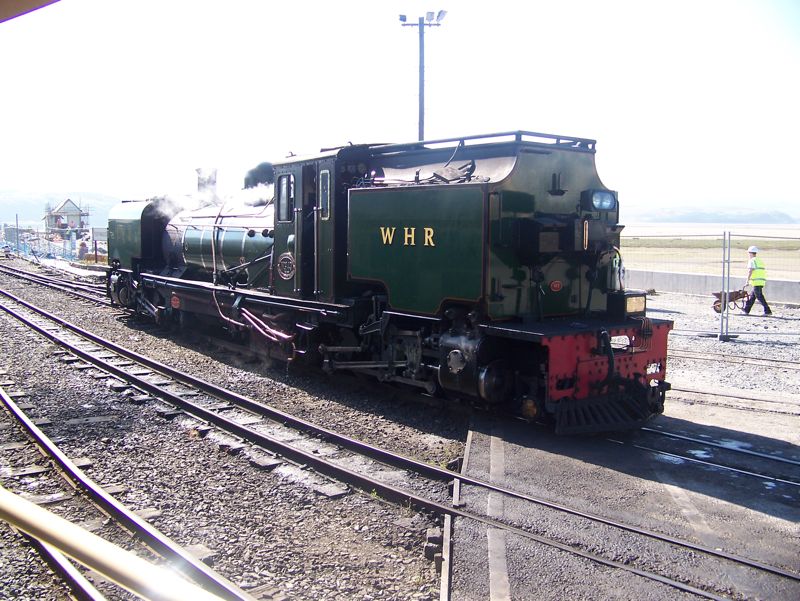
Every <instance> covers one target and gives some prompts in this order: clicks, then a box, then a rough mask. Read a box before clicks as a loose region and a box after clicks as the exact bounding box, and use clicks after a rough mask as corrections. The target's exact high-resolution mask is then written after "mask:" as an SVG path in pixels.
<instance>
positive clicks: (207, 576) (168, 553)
mask: <svg viewBox="0 0 800 601" xmlns="http://www.w3.org/2000/svg"><path fill="white" fill-rule="evenodd" d="M0 401H2V404H3V406H4V408H5V410H6V412H7V413H8V414H9V415H10V416H11V417H12V418H13V420H14V422H15V423H16V424H17V425H18V427H19V429H20V430H21V431H23V432H24V433H25V435H26V436H27V437H28V438H29V439H30V440H31V441H32V442H33V443H34V444H35V445H36V447H37V449H38V450H39V452H40V453H41V454H42V455H43V456H44V457H45V459H46V461H47V462H48V463H50V464H51V465H52V466H54V467H55V468H56V469H57V470H58V473H59V474H60V475H62V476H63V477H64V478H66V479H67V481H68V482H70V483H71V484H72V485H73V486H74V488H75V489H76V490H78V491H79V492H80V494H81V497H82V499H85V500H86V501H88V504H91V505H93V506H94V507H95V508H96V510H97V511H98V512H99V513H101V514H102V515H105V516H107V517H109V518H110V519H111V520H113V521H114V523H115V524H116V525H117V526H118V527H119V528H120V529H122V530H125V531H126V532H127V533H129V534H130V535H131V536H133V537H134V538H135V539H136V540H137V541H139V542H140V543H142V544H143V545H145V546H146V547H147V548H148V549H149V550H150V551H151V552H153V553H155V554H156V555H158V556H159V557H161V558H163V559H164V560H166V561H167V562H168V563H169V564H170V565H172V566H173V567H174V568H176V569H179V570H180V571H181V572H182V573H183V574H184V575H186V576H187V577H189V578H190V579H191V580H192V581H193V582H195V583H197V584H198V585H199V586H201V587H203V589H204V590H207V591H210V592H211V593H213V595H216V597H215V598H219V599H227V600H229V601H253V599H252V597H251V596H249V595H247V594H246V593H244V592H242V591H241V590H239V589H238V588H237V587H236V586H235V585H233V584H232V583H231V582H229V581H228V580H226V579H225V578H224V577H222V576H221V575H219V574H217V573H216V572H214V571H213V570H211V569H210V568H209V567H208V566H206V565H205V564H204V563H203V562H202V561H200V560H199V559H197V558H195V557H194V556H193V555H192V554H190V553H189V552H188V551H186V550H185V549H183V548H182V547H180V546H179V545H178V544H176V543H175V542H174V541H172V540H170V539H169V538H168V537H166V536H165V535H164V534H162V533H161V532H159V531H158V530H157V529H155V528H154V527H153V526H151V525H150V524H149V523H147V522H146V521H145V520H144V519H142V518H141V517H139V516H138V515H137V514H136V513H134V512H132V511H130V510H129V509H127V508H126V507H125V506H124V505H122V504H121V503H119V502H118V501H117V500H116V499H115V498H114V497H113V496H112V494H111V493H110V492H109V491H108V490H107V489H106V488H105V487H103V486H101V485H100V484H98V483H96V482H95V481H94V480H92V479H91V478H89V477H88V476H87V475H86V474H85V472H84V471H83V470H82V469H81V468H80V466H79V464H78V463H76V462H74V461H73V460H71V459H70V458H69V457H67V455H66V454H65V453H64V452H63V451H62V450H61V449H59V448H58V446H57V445H56V444H55V443H54V442H53V441H52V440H50V439H49V438H48V437H47V436H46V435H45V434H44V432H42V430H41V429H40V428H39V427H38V426H37V425H36V424H35V423H34V420H32V419H31V418H30V417H28V415H27V414H26V413H25V411H24V409H23V407H22V406H20V405H18V404H17V403H16V402H15V401H14V400H13V399H12V395H10V394H8V393H7V392H6V391H5V390H4V389H3V388H2V387H0ZM7 448H15V447H14V445H13V444H12V445H10V446H9V445H7ZM16 448H20V449H24V448H25V445H19V446H18V447H16ZM37 469H44V468H33V470H37ZM30 473H32V471H31V468H27V469H20V470H11V471H10V472H8V473H6V474H4V476H5V479H9V480H10V479H13V478H15V477H18V476H24V475H28V474H30ZM117 488H118V489H119V487H117ZM70 496H71V495H69V496H65V497H64V498H69V497H70ZM34 540H35V539H34ZM36 543H37V545H38V546H39V547H40V550H41V554H42V556H43V558H44V559H45V560H46V561H47V563H48V564H50V565H51V566H52V567H53V568H54V569H56V571H57V573H58V575H59V576H60V577H61V579H62V580H63V581H64V582H65V583H66V584H67V585H68V586H69V588H70V590H72V591H73V593H74V594H75V595H77V598H80V599H102V598H103V597H102V596H101V595H100V594H99V593H98V592H97V590H96V589H95V588H94V586H93V585H92V584H91V583H90V582H89V581H88V580H87V579H86V578H85V577H84V576H83V575H82V574H81V573H80V572H79V571H78V570H76V569H75V568H74V567H73V566H72V565H71V564H70V563H69V562H68V561H66V559H65V558H64V556H63V555H62V554H61V553H60V552H59V551H57V550H56V549H54V548H53V547H51V546H50V545H49V544H46V543H43V542H39V541H36ZM90 555H91V553H90V551H89V550H88V549H81V550H80V557H82V558H85V557H89V556H90ZM119 574H121V575H122V576H121V577H120V578H119V580H120V581H121V582H119V583H120V584H122V585H123V586H124V585H125V584H126V583H128V584H130V583H129V581H126V579H125V576H126V575H124V571H121V572H120V573H119ZM209 598H210V597H209Z"/></svg>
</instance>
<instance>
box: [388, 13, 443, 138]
mask: <svg viewBox="0 0 800 601" xmlns="http://www.w3.org/2000/svg"><path fill="white" fill-rule="evenodd" d="M445 15H447V11H446V10H440V11H439V12H438V13H436V20H435V21H434V17H433V13H432V12H428V13H425V16H424V17H419V19H418V20H417V22H416V23H407V22H406V21H407V18H406V15H400V23H401V24H402V26H403V27H419V139H420V141H422V140H424V139H425V28H426V27H439V25H441V24H442V20H443V19H444V17H445Z"/></svg>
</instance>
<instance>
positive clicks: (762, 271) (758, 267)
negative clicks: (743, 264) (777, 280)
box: [744, 246, 772, 315]
mask: <svg viewBox="0 0 800 601" xmlns="http://www.w3.org/2000/svg"><path fill="white" fill-rule="evenodd" d="M747 252H748V253H750V261H749V262H748V263H747V268H748V269H749V270H750V271H749V272H748V273H747V283H748V284H750V285H751V286H752V287H753V291H752V292H751V293H750V296H749V298H748V299H747V303H746V304H745V306H744V312H745V313H747V314H748V315H749V314H750V309H752V308H753V305H754V304H755V302H756V299H758V302H760V303H761V306H762V307H764V315H772V310H771V309H770V308H769V305H768V304H767V299H766V298H764V286H766V284H767V267H766V265H764V260H763V259H759V258H758V257H757V256H756V255H757V254H758V247H757V246H751V247H750V248H748V249H747Z"/></svg>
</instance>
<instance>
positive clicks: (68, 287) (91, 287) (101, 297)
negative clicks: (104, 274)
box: [0, 265, 111, 307]
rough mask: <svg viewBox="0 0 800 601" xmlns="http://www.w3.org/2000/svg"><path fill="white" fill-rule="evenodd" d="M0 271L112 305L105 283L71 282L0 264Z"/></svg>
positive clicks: (26, 280)
mask: <svg viewBox="0 0 800 601" xmlns="http://www.w3.org/2000/svg"><path fill="white" fill-rule="evenodd" d="M0 273H2V274H5V275H9V276H12V277H15V278H18V279H20V280H23V281H25V282H30V283H32V284H38V285H40V286H46V287H47V288H51V289H53V290H59V291H61V292H64V293H66V294H69V295H71V296H75V297H78V298H81V299H83V300H87V301H91V302H92V303H97V304H100V305H105V306H108V307H110V306H111V301H110V300H109V299H108V298H106V291H105V290H106V289H105V285H101V284H92V283H87V282H81V283H76V282H71V281H69V280H64V279H62V278H55V277H49V276H44V275H41V274H35V273H32V272H28V271H24V270H22V269H16V268H14V267H8V266H7V265H0Z"/></svg>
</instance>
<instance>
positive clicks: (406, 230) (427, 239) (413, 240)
mask: <svg viewBox="0 0 800 601" xmlns="http://www.w3.org/2000/svg"><path fill="white" fill-rule="evenodd" d="M380 230H381V242H383V245H384V246H391V245H393V244H394V233H395V232H396V231H397V228H396V227H389V226H383V225H382V226H380ZM435 233H436V232H435V230H434V228H432V227H424V228H422V234H423V242H422V245H423V246H436V243H435V242H434V241H433V235H434V234H435ZM416 245H417V228H416V227H403V246H416Z"/></svg>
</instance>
